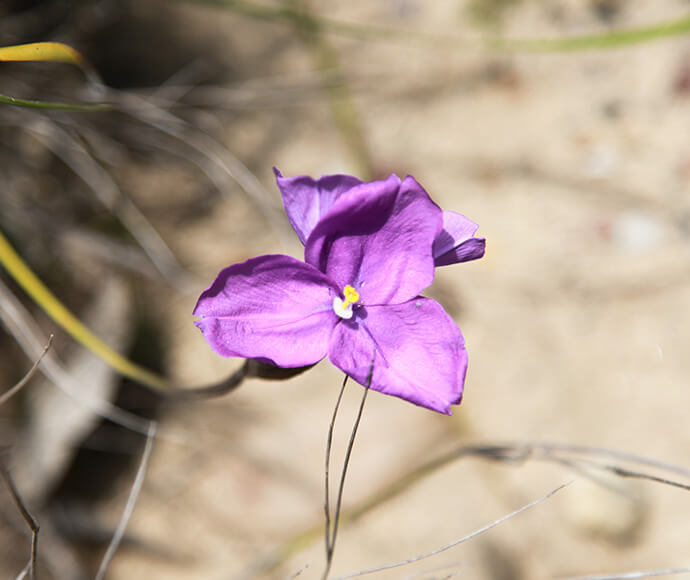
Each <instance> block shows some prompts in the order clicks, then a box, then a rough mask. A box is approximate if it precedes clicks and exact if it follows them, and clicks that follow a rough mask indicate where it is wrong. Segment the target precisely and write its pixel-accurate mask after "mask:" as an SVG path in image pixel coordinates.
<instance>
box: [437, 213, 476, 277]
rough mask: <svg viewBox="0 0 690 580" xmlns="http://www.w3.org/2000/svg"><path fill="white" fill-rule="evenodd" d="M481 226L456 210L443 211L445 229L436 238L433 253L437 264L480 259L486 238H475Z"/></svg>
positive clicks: (444, 264) (446, 264)
mask: <svg viewBox="0 0 690 580" xmlns="http://www.w3.org/2000/svg"><path fill="white" fill-rule="evenodd" d="M478 228H479V226H478V225H477V224H475V223H474V222H473V221H472V220H469V219H467V218H466V217H465V216H464V215H461V214H459V213H456V212H454V211H444V212H443V230H441V233H440V234H439V235H438V236H437V237H436V239H435V240H434V246H433V254H434V263H435V264H436V266H448V265H450V264H457V263H459V262H469V261H470V260H478V259H479V258H481V257H482V256H483V255H484V249H485V246H486V240H485V239H484V238H475V237H473V236H474V233H475V232H476V231H477V229H478Z"/></svg>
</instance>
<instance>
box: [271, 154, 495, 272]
mask: <svg viewBox="0 0 690 580" xmlns="http://www.w3.org/2000/svg"><path fill="white" fill-rule="evenodd" d="M273 171H274V173H275V174H276V181H277V182H278V188H279V189H280V193H281V194H282V196H283V205H284V206H285V211H286V212H287V215H288V219H289V220H290V223H291V224H292V227H293V228H294V230H295V232H297V236H298V237H299V239H300V241H301V242H302V243H303V244H306V243H307V238H308V237H309V234H310V233H311V232H312V230H313V229H314V227H315V226H316V224H317V223H318V221H319V220H320V219H321V218H322V217H323V216H324V215H325V214H326V213H327V212H328V210H329V209H331V207H332V206H333V204H334V203H335V201H336V200H337V199H339V198H340V197H341V196H342V195H343V194H345V193H347V192H348V191H349V190H351V189H352V188H354V187H357V186H358V185H362V183H363V182H362V181H360V180H359V179H357V178H356V177H352V176H350V175H324V176H323V177H321V178H320V179H318V180H316V179H312V178H311V177H309V176H307V175H299V176H297V177H283V175H282V174H281V173H280V171H278V169H276V168H275V167H274V168H273ZM408 179H412V178H411V177H408ZM418 186H419V185H418ZM419 187H421V186H419ZM478 228H479V226H478V225H477V224H476V223H474V222H473V221H471V220H469V219H467V218H466V217H465V216H464V215H461V214H459V213H456V212H454V211H444V212H443V229H442V230H441V232H440V233H439V235H438V236H437V237H436V239H435V240H434V244H433V248H432V251H433V255H434V263H435V264H436V266H449V265H450V264H457V263H459V262H469V261H470V260H477V259H479V258H481V257H482V256H483V255H484V248H485V245H486V240H485V239H484V238H475V237H474V234H475V232H476V231H477V229H478Z"/></svg>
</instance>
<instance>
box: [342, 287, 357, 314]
mask: <svg viewBox="0 0 690 580" xmlns="http://www.w3.org/2000/svg"><path fill="white" fill-rule="evenodd" d="M343 294H344V295H345V301H344V302H343V308H347V307H348V306H349V305H350V304H356V303H357V301H358V300H359V292H357V290H355V289H354V288H353V287H352V286H350V285H349V284H348V285H347V286H345V289H344V290H343Z"/></svg>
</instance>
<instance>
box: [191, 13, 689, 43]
mask: <svg viewBox="0 0 690 580" xmlns="http://www.w3.org/2000/svg"><path fill="white" fill-rule="evenodd" d="M186 1H188V2H193V3H197V4H210V5H213V6H219V7H222V8H225V9H227V10H232V11H234V12H237V13H239V14H243V15H245V16H248V17H251V18H258V19H262V20H271V21H287V22H293V23H297V24H300V25H302V26H312V27H318V28H320V29H322V30H323V31H324V32H328V33H330V34H337V35H340V36H346V37H350V38H360V39H366V40H370V41H389V42H404V43H406V44H409V42H416V43H418V44H420V45H424V46H427V47H431V48H441V47H442V48H445V49H459V50H471V49H475V50H476V49H484V50H490V51H500V52H535V53H537V52H539V53H550V52H553V53H558V52H578V51H586V50H611V49H616V48H625V47H627V46H634V45H636V44H641V43H646V42H653V41H657V40H664V39H668V38H673V37H677V36H683V35H688V34H690V16H682V17H680V18H677V19H674V20H667V21H665V22H661V23H658V24H652V25H649V26H641V27H637V28H627V29H621V30H613V31H610V32H603V33H598V34H585V35H581V36H570V37H565V38H534V39H526V38H481V37H465V36H459V35H448V34H435V33H427V32H420V31H415V30H406V29H402V28H395V27H391V26H385V25H378V24H368V23H359V22H349V21H346V20H339V19H335V18H329V17H323V16H318V15H312V14H307V13H305V12H303V11H301V10H299V9H297V8H295V7H291V6H289V5H288V6H286V5H281V6H275V5H269V4H259V3H255V2H251V1H249V0H186Z"/></svg>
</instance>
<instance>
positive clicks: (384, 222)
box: [194, 173, 483, 414]
mask: <svg viewBox="0 0 690 580" xmlns="http://www.w3.org/2000/svg"><path fill="white" fill-rule="evenodd" d="M277 175H278V183H279V186H280V188H281V191H282V192H283V199H284V202H285V207H286V210H287V213H288V217H289V218H290V221H291V223H292V224H293V227H294V228H295V230H296V231H297V234H298V235H299V236H300V239H301V240H302V241H303V242H304V244H305V249H304V256H305V259H304V262H301V261H299V260H297V259H295V258H291V257H289V256H283V255H266V256H259V257H257V258H252V259H250V260H247V261H246V262H243V263H241V264H236V265H234V266H230V267H228V268H225V269H224V270H222V271H221V273H220V274H219V275H218V277H217V278H216V280H215V281H214V282H213V284H211V286H210V287H209V288H208V289H206V290H205V291H204V292H203V294H202V295H201V297H200V298H199V301H198V303H197V306H196V308H195V310H194V314H195V315H197V316H199V317H200V320H198V321H196V325H197V326H198V327H199V328H200V329H201V331H202V333H203V335H204V337H205V338H206V340H207V341H208V342H209V344H210V345H211V347H212V348H213V349H214V350H215V351H216V352H218V353H219V354H221V355H223V356H229V357H231V356H237V357H245V358H254V359H259V360H263V361H267V362H270V363H272V364H275V365H277V366H281V367H299V366H306V365H310V364H313V363H316V362H317V361H319V360H321V359H322V358H324V357H325V356H326V355H328V357H329V359H330V360H331V362H332V363H333V364H334V365H335V366H336V367H338V368H339V369H341V370H342V371H343V372H345V373H346V374H348V375H349V376H350V377H352V378H353V379H354V380H356V381H357V382H359V383H360V384H365V383H366V381H367V377H368V374H369V371H370V369H371V368H372V361H373V372H372V378H371V385H370V386H371V388H372V389H374V390H376V391H379V392H382V393H386V394H389V395H395V396H398V397H401V398H403V399H405V400H407V401H410V402H412V403H415V404H417V405H421V406H423V407H427V408H429V409H433V410H435V411H439V412H442V413H447V414H450V406H451V405H454V404H458V403H459V402H460V399H461V398H462V390H463V383H464V379H465V373H466V370H467V353H466V351H465V346H464V340H463V337H462V334H461V333H460V329H459V328H458V327H457V325H456V324H455V323H454V322H453V320H452V319H451V318H450V317H449V316H448V314H446V312H445V311H444V310H443V308H442V307H441V306H440V305H439V304H438V303H437V302H435V301H434V300H431V299H429V298H424V297H421V296H419V293H420V292H421V291H423V290H424V289H425V288H427V287H428V286H429V285H430V284H431V283H432V281H433V279H434V267H435V262H436V263H437V264H438V263H439V261H441V263H452V261H453V260H455V261H461V260H463V259H473V258H472V257H470V258H467V256H469V255H471V256H474V257H479V256H478V255H476V254H477V253H478V250H477V249H476V246H475V248H474V249H473V250H467V251H466V250H462V251H461V250H459V248H461V247H462V246H463V244H464V243H466V241H467V240H471V239H475V238H472V237H471V236H472V234H473V233H474V231H475V230H476V225H475V224H473V223H472V222H469V220H467V219H466V218H463V217H462V216H459V214H452V213H450V212H446V213H444V212H442V211H441V209H440V208H439V207H438V206H437V205H436V204H435V203H434V202H433V201H431V199H430V198H429V195H428V194H427V193H426V191H424V189H423V188H422V187H421V186H420V185H419V184H418V183H417V182H416V181H415V180H414V179H413V178H412V177H407V178H405V179H404V180H403V181H402V182H401V181H400V179H399V178H398V177H397V176H395V175H391V176H390V177H389V178H388V179H386V180H385V181H375V182H371V183H362V182H361V181H359V180H357V179H355V178H354V177H348V176H327V177H323V178H321V179H320V180H319V181H313V180H310V179H309V178H307V177H298V178H292V179H291V180H288V179H285V178H283V177H282V176H280V174H279V173H277ZM315 189H316V194H315ZM455 216H458V217H457V218H456V217H455ZM463 228H464V229H463ZM446 234H447V235H446ZM462 236H464V238H463V240H464V241H460V242H459V243H456V242H457V240H459V239H460V238H461V237H462ZM481 251H482V252H483V241H482V244H481Z"/></svg>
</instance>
